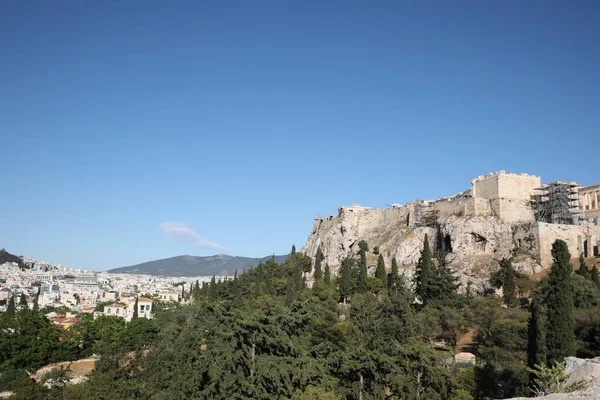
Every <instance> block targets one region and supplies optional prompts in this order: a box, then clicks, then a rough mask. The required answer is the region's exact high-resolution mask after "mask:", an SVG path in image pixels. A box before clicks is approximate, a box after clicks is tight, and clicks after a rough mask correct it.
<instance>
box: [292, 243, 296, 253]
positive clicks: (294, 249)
mask: <svg viewBox="0 0 600 400" xmlns="http://www.w3.org/2000/svg"><path fill="white" fill-rule="evenodd" d="M291 254H292V255H295V254H296V245H295V244H293V245H292V252H291Z"/></svg>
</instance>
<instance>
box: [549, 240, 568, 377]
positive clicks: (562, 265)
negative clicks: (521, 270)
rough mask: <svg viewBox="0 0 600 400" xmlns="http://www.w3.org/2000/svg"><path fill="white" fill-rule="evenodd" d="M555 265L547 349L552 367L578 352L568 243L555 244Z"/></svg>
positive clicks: (551, 286) (550, 275)
mask: <svg viewBox="0 0 600 400" xmlns="http://www.w3.org/2000/svg"><path fill="white" fill-rule="evenodd" d="M552 258H553V259H554V263H553V264H552V268H551V269H550V274H549V276H548V297H547V307H548V320H547V330H546V331H547V335H546V347H547V349H548V359H547V363H548V366H553V365H554V363H555V361H558V362H562V361H563V359H564V358H565V357H567V356H570V355H573V354H574V353H575V333H574V330H575V318H574V316H573V314H574V309H575V306H574V305H573V287H572V282H571V273H572V272H573V267H572V266H571V263H570V260H571V254H570V253H569V248H568V247H567V244H566V243H565V242H564V241H562V240H556V241H555V242H554V243H553V244H552Z"/></svg>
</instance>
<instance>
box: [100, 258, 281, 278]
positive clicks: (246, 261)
mask: <svg viewBox="0 0 600 400" xmlns="http://www.w3.org/2000/svg"><path fill="white" fill-rule="evenodd" d="M271 257H272V256H267V257H263V258H251V257H234V256H228V255H225V254H218V255H215V256H206V257H195V256H187V255H186V256H177V257H171V258H165V259H163V260H155V261H148V262H145V263H142V264H137V265H130V266H128V267H121V268H115V269H111V270H109V271H108V272H111V273H124V274H149V275H164V276H211V275H230V276H231V275H233V274H234V273H235V270H236V269H237V270H238V273H241V272H242V271H243V270H244V269H249V268H250V267H254V266H257V265H258V264H260V263H261V262H266V261H267V260H269V259H270V258H271ZM287 258H288V255H283V256H275V261H277V262H278V263H280V262H283V261H285V260H286V259H287Z"/></svg>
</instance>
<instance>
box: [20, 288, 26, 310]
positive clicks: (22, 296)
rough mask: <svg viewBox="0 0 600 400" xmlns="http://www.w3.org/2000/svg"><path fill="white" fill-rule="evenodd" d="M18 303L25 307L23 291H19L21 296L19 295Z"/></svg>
mask: <svg viewBox="0 0 600 400" xmlns="http://www.w3.org/2000/svg"><path fill="white" fill-rule="evenodd" d="M19 305H20V306H24V307H27V299H26V298H25V293H23V292H22V293H21V297H19Z"/></svg>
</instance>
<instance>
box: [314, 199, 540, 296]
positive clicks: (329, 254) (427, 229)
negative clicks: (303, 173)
mask: <svg viewBox="0 0 600 400" xmlns="http://www.w3.org/2000/svg"><path fill="white" fill-rule="evenodd" d="M417 212H419V210H418V207H415V205H414V204H411V205H409V206H404V207H391V208H386V209H375V208H368V207H360V206H352V207H341V208H340V209H339V212H338V215H336V216H329V217H328V218H324V219H317V220H315V222H314V225H313V230H312V232H311V234H310V235H309V237H308V240H307V242H306V245H305V246H304V248H303V249H302V252H303V253H305V254H307V255H309V256H311V257H314V256H315V254H316V252H317V248H318V247H319V246H321V249H322V251H323V254H324V256H325V262H327V263H329V265H330V266H331V267H332V271H333V272H334V273H337V272H338V269H339V266H340V263H341V260H342V259H344V258H345V257H347V256H349V255H356V254H357V253H358V242H360V241H361V240H365V241H366V242H367V243H368V244H369V247H370V249H373V248H374V247H378V248H379V253H380V254H383V257H384V260H385V262H386V265H387V266H388V268H389V266H390V265H391V260H392V258H396V260H397V261H398V264H399V265H401V266H402V269H403V270H404V273H405V275H408V276H410V275H412V272H413V270H414V265H415V264H416V263H417V261H418V259H419V256H420V251H421V248H422V246H423V239H424V236H425V234H427V235H428V237H429V240H430V244H431V246H432V248H434V249H436V250H440V251H443V252H444V253H446V254H447V256H446V257H447V258H446V261H447V262H448V263H449V265H450V266H451V267H452V268H453V269H454V270H455V271H456V272H457V273H458V275H459V277H460V279H461V281H462V282H463V283H465V284H466V282H467V281H472V282H473V283H474V284H476V285H477V286H481V285H482V283H483V281H484V280H485V279H487V278H488V277H489V274H490V273H491V272H492V271H494V270H495V269H496V268H497V265H498V261H499V260H501V259H502V258H508V257H511V256H512V255H514V254H515V252H516V248H517V244H516V241H515V238H514V236H513V227H512V225H511V224H509V223H507V222H504V221H503V220H501V219H500V218H498V217H495V216H457V215H452V216H449V217H446V218H439V219H437V220H436V222H435V224H431V225H429V226H428V225H425V224H424V223H423V220H425V218H422V217H421V218H414V215H412V216H411V213H417ZM376 258H377V256H376V255H374V254H372V252H371V254H369V258H368V263H369V267H370V269H373V268H374V267H375V264H376ZM518 267H519V268H520V269H522V270H524V272H527V273H535V272H538V271H539V269H540V268H541V267H540V266H539V265H537V263H536V261H535V259H534V258H533V257H532V255H531V254H528V253H527V252H523V253H522V256H521V258H520V263H519V264H518Z"/></svg>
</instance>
